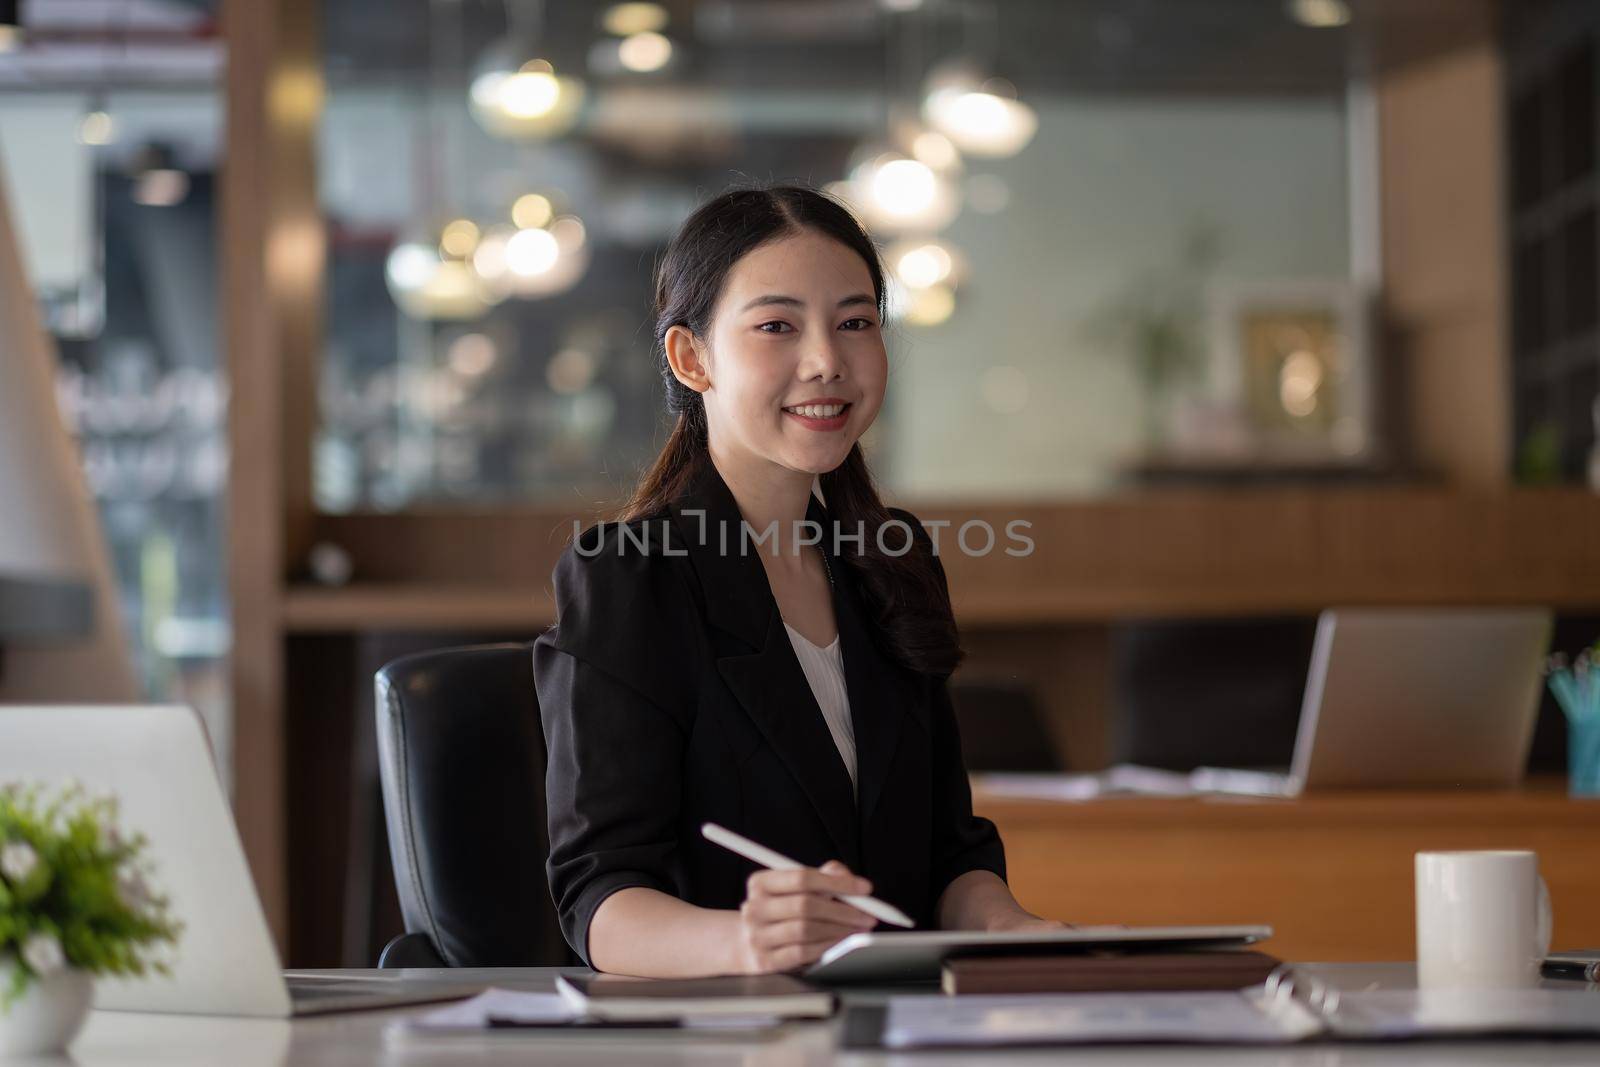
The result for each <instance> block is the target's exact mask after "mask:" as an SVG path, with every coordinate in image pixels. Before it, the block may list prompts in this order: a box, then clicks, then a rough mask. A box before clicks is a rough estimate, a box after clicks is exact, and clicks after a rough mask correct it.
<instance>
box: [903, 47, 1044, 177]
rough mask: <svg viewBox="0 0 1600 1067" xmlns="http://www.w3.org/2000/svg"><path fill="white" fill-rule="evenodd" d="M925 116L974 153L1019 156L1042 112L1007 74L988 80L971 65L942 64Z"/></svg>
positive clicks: (929, 93)
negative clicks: (1025, 98) (1020, 94)
mask: <svg viewBox="0 0 1600 1067" xmlns="http://www.w3.org/2000/svg"><path fill="white" fill-rule="evenodd" d="M922 116H923V118H924V119H926V120H927V122H928V124H929V125H930V126H932V127H933V128H934V129H936V130H938V131H939V132H940V133H942V134H944V135H945V136H946V137H948V138H950V140H951V141H953V142H954V143H955V146H956V147H957V148H959V149H960V150H961V151H963V152H966V153H968V154H969V155H974V156H995V157H998V156H1014V155H1016V154H1017V153H1018V152H1020V151H1022V149H1023V147H1024V146H1026V145H1027V143H1028V142H1029V141H1031V140H1032V139H1033V135H1034V133H1035V132H1036V131H1037V130H1038V128H1039V116H1038V114H1037V113H1036V112H1035V111H1034V110H1033V108H1031V107H1029V106H1028V105H1027V104H1024V103H1023V102H1022V101H1021V100H1018V99H1017V90H1016V87H1015V86H1014V85H1012V84H1011V83H1010V82H1008V81H1006V80H1005V79H1004V78H988V79H982V78H980V77H979V74H978V73H977V71H976V70H975V68H973V67H972V66H971V65H970V64H967V63H964V62H961V61H956V62H953V63H945V64H941V65H940V66H939V67H937V68H935V70H934V71H933V73H932V74H930V75H929V77H928V82H927V85H926V95H925V96H924V98H923V103H922Z"/></svg>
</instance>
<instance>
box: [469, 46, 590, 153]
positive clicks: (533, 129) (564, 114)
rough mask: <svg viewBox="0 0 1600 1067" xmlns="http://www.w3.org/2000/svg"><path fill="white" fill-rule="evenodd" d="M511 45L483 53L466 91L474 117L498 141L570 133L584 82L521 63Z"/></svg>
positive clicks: (546, 65) (533, 62) (545, 63)
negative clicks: (499, 139) (509, 138)
mask: <svg viewBox="0 0 1600 1067" xmlns="http://www.w3.org/2000/svg"><path fill="white" fill-rule="evenodd" d="M526 55H527V53H526V51H525V50H524V49H522V48H521V47H520V46H519V45H517V44H516V43H515V42H512V41H501V42H499V43H497V44H495V45H493V46H491V47H490V48H489V49H487V50H486V51H485V52H484V54H483V58H482V59H480V60H479V62H478V65H477V67H476V68H475V72H474V74H473V78H472V85H471V88H470V89H469V91H468V99H469V101H470V103H471V106H472V114H473V117H474V118H476V119H477V120H478V122H479V123H480V124H481V125H482V126H483V127H484V129H486V130H488V131H489V132H490V133H492V134H494V135H495V136H497V137H554V136H557V135H559V134H562V133H565V132H566V131H567V130H569V129H571V128H572V125H573V123H574V122H576V121H577V118H578V109H579V108H580V106H581V105H582V103H583V96H584V88H583V83H582V82H581V81H578V80H577V79H576V78H569V77H565V76H563V75H558V74H557V73H556V70H555V67H554V66H553V65H552V64H551V63H550V61H549V60H547V59H538V58H532V59H529V58H526Z"/></svg>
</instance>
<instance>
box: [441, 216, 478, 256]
mask: <svg viewBox="0 0 1600 1067" xmlns="http://www.w3.org/2000/svg"><path fill="white" fill-rule="evenodd" d="M477 247H478V225H477V223H475V222H473V221H472V220H471V219H456V220H455V221H454V222H452V223H450V224H449V225H448V226H446V227H445V228H444V231H443V232H442V233H440V235H439V251H440V252H441V253H443V254H444V255H446V256H450V257H452V258H455V259H466V258H467V257H468V256H470V255H472V250H473V249H474V248H477Z"/></svg>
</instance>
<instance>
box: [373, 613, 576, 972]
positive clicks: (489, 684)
mask: <svg viewBox="0 0 1600 1067" xmlns="http://www.w3.org/2000/svg"><path fill="white" fill-rule="evenodd" d="M376 686H377V728H378V770H379V776H380V778H381V780H382V784H383V808H384V817H385V820H386V823H387V826H388V830H389V855H390V858H391V860H392V861H393V864H394V880H395V886H396V888H397V889H398V891H399V897H400V910H401V913H402V915H403V916H404V919H405V927H406V932H405V933H404V934H402V935H401V936H399V937H397V938H395V939H394V940H393V941H391V942H390V943H389V944H388V945H387V946H385V947H384V950H383V954H382V955H381V956H380V957H379V959H378V966H380V967H557V966H568V965H572V964H576V963H579V962H580V961H579V960H578V959H577V956H576V955H575V954H574V953H573V952H572V951H571V950H570V949H569V948H568V947H567V943H566V939H565V938H564V937H563V936H562V934H561V927H560V924H559V922H558V921H557V917H556V910H555V904H554V902H553V901H552V900H551V897H550V886H549V883H548V881H547V880H546V878H545V869H544V865H545V859H546V858H547V856H548V854H549V851H550V842H549V835H548V832H547V830H546V827H545V803H544V772H545V748H544V731H543V729H542V728H541V726H540V724H539V701H538V696H537V694H536V693H535V691H534V688H533V659H532V650H531V646H529V645H527V644H501V645H476V646H470V647H465V648H447V649H440V650H437V651H433V652H422V653H418V654H416V655H411V656H403V657H401V658H400V659H397V660H394V661H393V662H391V663H388V664H386V665H385V666H384V667H383V668H382V669H381V670H379V671H378V673H377V677H376Z"/></svg>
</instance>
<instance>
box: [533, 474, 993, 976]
mask: <svg viewBox="0 0 1600 1067" xmlns="http://www.w3.org/2000/svg"><path fill="white" fill-rule="evenodd" d="M810 501H811V502H810V507H809V509H808V511H807V516H808V518H811V519H814V520H816V521H817V522H819V523H823V524H824V525H823V529H824V530H831V529H832V527H830V526H828V525H826V524H827V522H828V515H827V512H826V510H825V509H824V508H823V506H822V503H821V501H819V500H818V499H817V498H816V496H815V495H814V494H813V495H812V496H811V498H810ZM893 510H894V513H895V514H896V516H897V517H898V518H901V519H903V520H905V521H906V522H908V523H909V524H910V525H911V528H912V530H913V532H914V533H915V535H916V536H917V538H918V540H919V542H920V543H921V545H922V549H923V550H929V549H930V548H931V542H930V540H929V538H928V535H927V532H926V531H924V530H923V529H922V526H921V524H920V523H918V522H917V520H916V518H915V516H913V515H912V514H911V513H910V512H908V511H904V510H900V509H893ZM740 522H741V516H740V512H739V509H738V505H737V503H736V502H735V501H734V498H733V494H732V492H731V491H730V490H729V489H728V487H727V483H726V482H725V481H723V479H722V476H721V475H720V473H719V472H718V471H717V470H716V468H715V466H713V465H712V464H711V463H709V462H706V463H704V464H702V473H701V474H700V475H699V476H698V477H697V479H696V480H695V481H694V483H693V484H692V485H691V486H690V487H689V489H688V491H686V492H685V493H684V494H683V495H682V496H681V497H680V498H679V499H678V501H677V502H676V503H675V504H674V505H672V506H671V507H670V508H668V509H666V510H665V511H664V512H662V513H660V514H657V515H653V516H647V517H645V518H641V519H637V520H635V521H633V522H630V523H627V524H625V525H624V524H618V523H601V524H597V525H595V526H591V527H589V528H588V529H587V530H584V531H583V532H582V533H581V534H580V535H579V536H578V537H577V538H576V539H575V540H574V541H573V543H571V544H569V545H568V546H567V548H566V551H565V552H563V554H562V556H561V559H560V561H559V562H558V563H557V564H556V569H555V574H554V582H555V598H556V605H557V624H556V625H555V626H554V627H552V628H551V629H550V630H548V631H546V632H545V633H544V634H543V635H542V636H540V637H539V638H538V640H537V641H535V642H534V646H533V669H534V678H535V685H536V687H537V690H538V695H539V707H540V714H541V717H542V720H543V723H544V734H545V743H546V745H547V746H548V750H549V764H548V770H547V772H546V778H545V783H546V784H545V792H546V797H547V800H548V804H549V829H550V859H549V864H548V873H549V878H550V890H551V894H552V896H553V897H554V900H555V904H556V909H557V911H558V912H559V913H560V917H561V926H562V929H563V930H564V931H565V933H566V937H567V941H568V943H570V944H571V945H572V947H573V948H574V949H575V950H576V951H577V952H578V953H579V954H580V955H581V956H582V957H583V958H584V960H585V961H588V959H589V952H588V931H589V921H590V918H591V917H592V916H593V915H594V911H595V908H597V907H598V906H599V904H600V902H601V901H602V900H604V899H605V898H606V896H608V895H609V894H611V893H613V892H615V891H616V890H618V889H622V888H624V887H627V886H648V887H650V888H653V889H658V890H661V891H662V892H665V893H670V894H672V895H674V896H676V897H678V898H680V899H682V900H685V901H688V902H689V903H691V904H697V905H700V906H702V907H707V908H737V907H738V906H739V904H740V902H741V901H742V900H743V899H744V894H745V881H746V879H747V878H748V877H749V875H750V874H751V873H752V872H754V871H755V870H756V869H757V868H756V865H755V864H753V863H751V862H750V861H748V860H745V859H743V858H741V857H739V856H736V855H734V854H733V853H731V852H727V851H725V850H724V849H722V848H720V847H718V846H717V845H714V844H712V843H711V842H709V841H707V840H705V839H704V838H703V837H701V835H700V825H701V823H704V822H707V821H711V822H718V823H721V824H722V825H724V826H726V827H728V828H729V829H731V830H734V831H737V832H738V833H741V834H744V835H745V836H747V837H750V838H752V839H754V840H756V841H759V842H761V843H762V844H764V845H767V846H769V847H771V848H774V849H776V850H777V851H779V852H782V853H784V854H786V855H788V856H792V857H794V858H795V859H797V860H799V861H800V862H802V863H805V864H808V865H812V866H815V865H820V864H822V863H824V862H826V861H827V860H829V859H839V860H842V861H843V862H844V863H845V864H847V865H848V866H849V867H850V869H851V870H853V871H855V872H856V873H858V874H861V875H863V876H865V877H866V878H869V879H871V881H872V884H873V893H874V895H876V896H878V897H880V898H881V899H884V900H887V901H889V902H890V903H892V904H894V905H896V906H897V907H899V908H900V909H902V910H903V911H905V912H906V914H908V915H910V916H911V917H912V918H913V919H915V920H916V922H917V925H918V927H922V928H926V927H932V926H934V925H935V924H936V916H935V907H936V905H937V903H938V900H939V896H940V894H941V893H942V892H943V891H944V888H945V886H946V885H948V884H949V883H950V881H951V880H952V879H954V878H955V877H956V876H957V875H959V874H962V873H963V872H965V871H968V870H973V869H979V868H981V869H983V870H989V871H993V872H994V873H995V874H997V875H999V876H1000V877H1002V878H1004V877H1005V854H1004V850H1003V848H1002V846H1001V843H1000V837H999V834H998V833H997V832H996V831H995V827H994V824H993V823H991V822H990V821H989V820H987V819H983V818H979V817H977V816H974V815H973V814H972V796H971V790H970V788H969V786H968V782H967V776H966V770H965V768H964V767H963V765H962V761H961V744H960V739H959V737H958V735H957V732H956V722H955V715H954V712H953V710H952V708H951V705H950V696H949V691H948V687H947V684H946V677H945V676H935V675H927V674H922V673H919V672H916V671H912V670H910V669H908V668H906V667H903V666H901V665H900V664H898V663H896V662H895V661H893V660H892V659H891V658H890V657H889V656H888V655H887V654H886V653H885V652H884V651H883V649H882V648H881V647H880V642H881V640H882V637H881V631H880V630H879V628H878V627H877V626H876V624H875V623H874V622H873V621H872V620H871V618H870V616H869V615H868V614H867V611H866V609H865V606H864V604H863V603H862V601H861V599H860V592H859V590H858V588H857V586H856V585H855V583H853V582H852V580H851V578H852V572H851V571H850V568H849V566H848V565H846V564H845V563H844V562H843V561H842V560H840V559H839V558H838V557H837V556H835V555H833V553H832V548H833V547H834V546H833V539H832V537H831V536H825V537H824V538H823V544H822V545H821V546H820V547H821V548H822V550H823V551H825V552H828V553H829V556H830V559H829V563H830V566H831V568H832V571H833V576H834V583H835V584H834V589H833V606H834V614H835V617H836V619H837V622H838V628H839V640H840V644H841V648H842V652H843V659H844V673H845V686H846V689H847V691H848V693H849V698H850V713H851V718H852V719H853V721H854V730H855V741H856V753H857V780H858V783H859V789H860V797H859V801H858V800H857V799H856V798H854V797H853V796H852V793H851V785H850V778H849V773H848V772H847V771H846V769H845V765H844V761H843V759H842V758H841V757H840V755H839V751H838V748H837V747H836V746H835V745H834V742H833V738H832V736H831V735H830V734H829V733H828V728H827V724H826V722H825V721H824V720H823V717H822V711H821V709H820V708H819V707H818V706H817V702H816V699H815V698H814V697H813V696H812V693H811V688H810V686H809V684H808V683H807V681H806V677H805V673H804V671H803V670H802V668H801V666H800V662H799V660H798V659H797V658H796V656H795V653H794V648H793V646H792V645H791V644H790V640H789V635H788V632H787V631H786V630H785V628H784V625H783V619H782V616H781V615H780V614H779V612H778V605H777V601H776V600H775V599H774V597H773V595H772V591H771V586H770V584H769V583H768V581H767V576H766V571H765V569H764V568H763V567H762V564H761V561H760V559H758V558H756V556H755V552H756V551H768V552H770V551H771V547H770V543H769V544H767V545H765V546H759V545H756V544H754V543H753V542H752V543H751V545H750V547H749V548H748V550H747V552H746V553H744V554H741V553H740V551H739V547H740V545H741V544H742V543H744V542H743V540H742V538H741V536H740V532H741V527H740ZM723 530H725V531H726V534H725V535H724V534H719V531H723ZM846 532H848V531H846ZM868 536H871V534H870V533H869V534H868ZM900 536H901V534H900V533H899V532H898V531H893V530H891V531H890V532H889V533H886V534H885V542H886V543H887V544H889V545H891V546H893V545H898V544H899V543H900V542H899V538H900ZM723 538H725V541H723ZM722 543H726V545H727V551H726V552H724V551H721V550H720V544H722ZM846 543H847V544H848V542H846ZM934 558H935V559H936V560H937V557H934ZM939 569H940V577H941V578H942V577H943V568H942V566H941V567H940V568H939Z"/></svg>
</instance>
